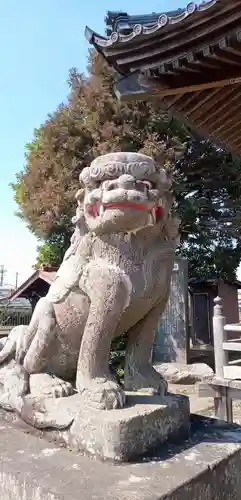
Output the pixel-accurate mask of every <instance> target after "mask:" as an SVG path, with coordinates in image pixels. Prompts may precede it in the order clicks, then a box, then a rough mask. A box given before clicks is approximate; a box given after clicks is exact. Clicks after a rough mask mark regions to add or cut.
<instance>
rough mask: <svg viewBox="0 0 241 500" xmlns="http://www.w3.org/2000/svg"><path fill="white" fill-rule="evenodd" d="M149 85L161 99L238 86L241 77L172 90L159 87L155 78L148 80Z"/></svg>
mask: <svg viewBox="0 0 241 500" xmlns="http://www.w3.org/2000/svg"><path fill="white" fill-rule="evenodd" d="M147 81H148V84H149V85H150V86H151V87H152V88H153V90H154V92H155V93H156V94H157V95H159V96H160V97H165V96H168V95H177V94H179V95H181V94H187V93H189V92H198V91H200V90H206V89H215V88H222V87H226V86H229V85H236V84H240V83H241V76H238V77H235V78H226V79H224V80H218V81H212V82H206V83H200V84H196V85H186V86H184V87H177V88H170V87H164V86H163V85H159V84H158V83H159V82H158V80H157V79H155V78H148V80H147Z"/></svg>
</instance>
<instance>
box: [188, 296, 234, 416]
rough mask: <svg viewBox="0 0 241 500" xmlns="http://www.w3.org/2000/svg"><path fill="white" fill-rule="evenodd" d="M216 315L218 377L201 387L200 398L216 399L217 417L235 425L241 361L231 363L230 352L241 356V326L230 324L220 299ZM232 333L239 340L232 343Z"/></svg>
mask: <svg viewBox="0 0 241 500" xmlns="http://www.w3.org/2000/svg"><path fill="white" fill-rule="evenodd" d="M214 302H215V305H214V312H213V343H214V361H215V375H214V377H212V378H210V379H209V380H206V381H205V382H202V383H200V384H198V393H199V396H200V397H213V398H214V403H215V414H216V417H217V418H218V419H219V420H221V421H223V420H226V421H228V422H232V421H233V408H232V401H233V399H240V400H241V359H235V360H233V361H229V352H236V353H237V352H240V357H241V324H234V325H229V324H226V318H225V316H224V315H223V307H222V299H221V298H220V297H217V298H216V299H215V300H214ZM228 333H237V336H236V338H235V339H228Z"/></svg>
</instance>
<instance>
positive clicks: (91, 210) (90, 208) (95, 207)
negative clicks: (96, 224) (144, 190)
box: [86, 201, 164, 219]
mask: <svg viewBox="0 0 241 500" xmlns="http://www.w3.org/2000/svg"><path fill="white" fill-rule="evenodd" d="M115 208H133V209H135V210H142V211H143V212H151V211H152V210H153V209H155V211H156V218H157V219H160V218H161V217H162V216H163V214H164V209H163V207H162V206H160V205H156V206H153V208H148V207H147V205H145V204H142V203H132V202H128V201H126V202H119V201H113V202H110V203H105V204H104V209H105V210H108V209H115ZM86 211H87V213H88V215H90V216H91V217H99V215H100V202H99V201H96V202H95V203H92V204H89V205H86Z"/></svg>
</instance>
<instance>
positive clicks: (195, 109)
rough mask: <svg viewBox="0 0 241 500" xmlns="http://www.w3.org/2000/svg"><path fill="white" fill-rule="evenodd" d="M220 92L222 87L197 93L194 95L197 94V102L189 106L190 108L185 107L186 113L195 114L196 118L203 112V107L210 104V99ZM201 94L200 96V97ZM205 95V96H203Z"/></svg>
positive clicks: (187, 114) (188, 114)
mask: <svg viewBox="0 0 241 500" xmlns="http://www.w3.org/2000/svg"><path fill="white" fill-rule="evenodd" d="M219 92H220V88H217V89H213V90H204V91H202V92H198V93H195V94H194V95H195V96H196V99H195V104H193V105H192V106H189V107H188V109H187V110H186V109H185V115H186V116H190V115H192V116H195V117H196V118H197V117H198V116H200V113H202V109H203V108H205V104H206V107H207V108H208V107H209V105H210V100H211V99H212V98H214V97H215V96H217V95H218V94H219ZM199 96H200V98H199ZM202 96H203V98H202Z"/></svg>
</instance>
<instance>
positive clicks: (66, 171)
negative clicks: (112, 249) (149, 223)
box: [12, 51, 241, 279]
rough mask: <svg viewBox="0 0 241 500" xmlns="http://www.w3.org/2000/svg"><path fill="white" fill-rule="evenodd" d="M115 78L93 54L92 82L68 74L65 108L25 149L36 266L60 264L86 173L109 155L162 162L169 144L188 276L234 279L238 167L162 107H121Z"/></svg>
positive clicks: (25, 201)
mask: <svg viewBox="0 0 241 500" xmlns="http://www.w3.org/2000/svg"><path fill="white" fill-rule="evenodd" d="M115 77H116V75H115V73H114V72H113V71H111V70H110V68H109V67H107V65H106V63H105V61H104V60H103V59H102V58H100V57H99V56H98V55H97V54H96V53H95V51H91V52H90V57H89V64H88V74H87V76H85V75H82V74H79V73H78V71H77V70H76V69H72V70H71V71H70V75H69V95H68V100H67V103H66V104H62V105H60V106H59V107H58V109H57V110H56V111H55V112H54V113H52V114H51V115H49V116H48V118H47V120H46V122H45V123H44V124H43V125H42V126H41V127H40V128H39V129H36V130H35V134H34V139H33V141H32V143H30V144H28V145H27V146H26V161H25V167H24V170H23V171H22V172H21V173H20V174H18V175H17V178H16V182H15V183H14V184H12V187H13V190H14V195H15V200H16V201H17V203H18V206H19V212H18V213H19V216H20V217H22V218H23V219H24V220H25V221H27V223H28V225H29V228H30V229H31V231H33V232H34V234H36V235H37V236H38V237H39V238H40V239H41V240H42V241H44V243H43V245H42V246H40V248H39V257H38V261H37V265H40V264H43V263H46V264H52V265H58V264H59V263H60V262H61V260H62V257H63V254H64V252H65V250H66V248H67V246H68V244H69V238H70V235H71V233H72V225H71V217H72V216H73V215H74V213H75V193H76V191H77V190H78V187H79V186H78V178H79V173H80V171H81V169H83V168H84V167H85V166H87V165H89V164H90V162H91V161H92V160H93V158H95V157H96V156H98V155H100V154H104V153H107V152H110V151H121V150H122V151H140V152H145V153H147V154H151V155H154V156H155V157H156V159H157V160H159V161H163V144H164V145H166V147H167V149H168V154H166V155H165V166H166V168H170V164H171V166H172V168H173V172H174V174H175V176H174V179H175V182H174V191H175V194H176V207H177V208H178V209H179V211H180V214H181V217H182V228H181V229H182V238H181V245H180V248H179V253H180V254H181V255H183V256H185V257H187V258H188V261H189V270H190V275H191V276H200V277H207V276H209V277H210V276H212V277H215V276H219V277H222V278H224V279H228V278H229V279H232V278H233V277H234V275H235V271H236V268H237V266H238V264H239V261H240V258H241V240H240V229H239V227H240V224H239V222H240V219H241V217H240V214H241V210H240V187H241V180H240V163H239V162H238V161H236V160H234V159H233V158H232V157H231V155H229V154H228V153H227V152H225V151H223V150H221V149H217V148H216V147H215V146H214V145H212V144H211V143H210V142H208V141H203V140H201V139H200V138H198V137H195V136H194V135H193V134H191V132H190V130H188V129H187V127H185V126H184V125H183V124H182V123H181V122H180V121H178V120H176V119H172V118H171V117H170V116H169V115H168V114H167V113H166V112H164V111H163V110H162V109H161V107H160V102H159V101H158V100H153V101H150V102H131V103H126V104H120V103H119V102H118V101H117V100H116V98H115V96H114V95H113V93H112V84H113V81H114V79H115ZM186 143H187V147H186V152H185V154H184V156H183V157H182V158H180V156H181V155H180V153H182V152H183V150H184V145H185V144H186ZM44 261H46V262H44Z"/></svg>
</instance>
